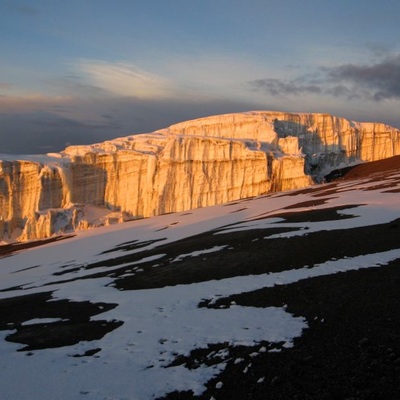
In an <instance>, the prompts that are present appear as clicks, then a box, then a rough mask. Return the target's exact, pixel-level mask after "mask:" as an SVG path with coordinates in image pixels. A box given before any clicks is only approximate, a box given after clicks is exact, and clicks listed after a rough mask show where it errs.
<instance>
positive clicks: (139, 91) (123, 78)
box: [75, 60, 173, 99]
mask: <svg viewBox="0 0 400 400" xmlns="http://www.w3.org/2000/svg"><path fill="white" fill-rule="evenodd" d="M75 67H76V68H77V69H78V71H79V72H80V73H83V74H84V75H85V77H86V79H87V80H88V81H89V83H90V84H91V85H90V86H91V87H92V88H98V89H100V90H104V91H106V92H108V93H109V94H112V95H116V96H127V97H136V98H142V99H150V98H160V97H161V98H165V97H169V96H170V95H171V91H172V90H173V88H172V86H173V85H172V83H171V82H170V81H169V80H168V79H166V78H164V77H162V76H158V75H156V74H153V73H150V72H148V71H144V70H141V69H140V68H138V67H137V66H135V65H133V64H130V63H123V62H117V63H107V62H104V61H96V60H80V61H78V62H77V63H76V64H75Z"/></svg>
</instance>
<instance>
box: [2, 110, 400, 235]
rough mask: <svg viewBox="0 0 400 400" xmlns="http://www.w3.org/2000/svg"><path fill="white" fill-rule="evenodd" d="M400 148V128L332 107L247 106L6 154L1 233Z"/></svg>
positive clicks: (291, 180) (265, 180) (82, 222)
mask: <svg viewBox="0 0 400 400" xmlns="http://www.w3.org/2000/svg"><path fill="white" fill-rule="evenodd" d="M397 154H400V132H399V130H397V129H395V128H393V127H390V126H388V125H384V124H380V123H361V122H354V121H348V120H346V119H343V118H338V117H334V116H331V115H328V114H294V113H282V112H267V111H265V112H264V111H262V112H247V113H238V114H227V115H219V116H213V117H207V118H201V119H197V120H192V121H187V122H182V123H179V124H176V125H172V126H170V127H169V128H166V129H162V130H159V131H156V132H153V133H150V134H141V135H132V136H127V137H123V138H118V139H114V140H110V141H106V142H103V143H98V144H93V145H90V146H70V147H67V148H66V149H65V150H64V151H63V152H61V153H57V154H49V155H45V156H23V157H18V156H15V157H12V156H4V157H0V158H2V161H0V239H1V240H3V242H12V241H16V240H18V241H25V240H31V239H39V238H45V237H49V236H52V235H54V234H59V233H62V232H71V231H74V230H78V229H88V228H90V227H92V226H96V225H104V224H109V223H115V222H121V221H124V220H126V219H131V218H141V217H149V216H153V215H158V214H163V213H168V212H175V211H184V210H189V209H192V208H197V207H204V206H208V205H214V204H220V203H224V202H229V201H232V200H237V199H241V198H245V197H251V196H257V195H259V194H263V193H267V192H271V191H280V190H289V189H297V188H302V187H305V186H309V185H311V184H312V183H313V179H315V178H317V177H318V176H319V175H321V174H322V173H323V172H328V171H329V170H331V169H333V168H335V167H337V166H339V165H343V164H349V163H354V162H360V161H371V160H378V159H382V158H386V157H391V156H393V155H397Z"/></svg>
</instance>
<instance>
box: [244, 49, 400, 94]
mask: <svg viewBox="0 0 400 400" xmlns="http://www.w3.org/2000/svg"><path fill="white" fill-rule="evenodd" d="M378 50H379V49H377V50H376V51H378ZM380 51H381V53H380V54H385V55H387V51H386V49H384V48H381V49H380ZM247 86H248V88H250V89H251V90H255V91H261V92H263V93H265V94H267V95H272V96H286V97H289V96H303V95H314V96H315V95H318V96H321V95H324V96H327V95H328V96H333V97H338V98H339V97H342V98H346V99H347V100H352V99H361V100H373V101H381V100H386V99H395V100H399V99H400V54H399V55H395V56H386V57H384V58H383V59H382V60H380V61H379V62H376V63H371V64H361V65H357V64H342V65H338V66H334V67H320V68H319V69H317V70H315V71H314V73H313V74H309V75H304V76H298V77H295V78H293V79H276V78H266V79H257V80H252V81H250V82H248V83H247Z"/></svg>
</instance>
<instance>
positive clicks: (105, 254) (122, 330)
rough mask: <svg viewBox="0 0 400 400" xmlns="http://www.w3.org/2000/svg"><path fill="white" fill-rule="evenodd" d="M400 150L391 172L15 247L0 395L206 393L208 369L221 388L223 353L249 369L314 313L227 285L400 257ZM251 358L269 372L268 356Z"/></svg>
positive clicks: (7, 270)
mask: <svg viewBox="0 0 400 400" xmlns="http://www.w3.org/2000/svg"><path fill="white" fill-rule="evenodd" d="M398 162H399V161H398V160H397V161H396V163H395V164H394V165H395V167H394V168H392V169H391V170H390V171H386V172H385V173H384V174H383V173H375V174H371V175H369V176H367V177H362V178H359V179H358V180H351V181H347V180H344V181H339V182H335V183H327V184H323V185H319V186H315V187H312V188H308V189H305V190H302V191H289V192H286V193H276V194H269V195H264V196H260V197H255V198H252V199H246V200H241V201H236V202H231V203H228V204H225V205H218V206H213V207H206V208H201V209H196V210H192V211H190V212H180V213H173V214H168V215H163V216H157V217H153V218H149V219H142V220H137V221H130V222H127V223H125V224H120V225H114V226H109V227H103V228H99V229H96V230H90V231H81V232H78V234H77V235H76V236H74V237H72V238H69V239H65V240H63V241H60V242H55V243H51V244H46V245H43V246H40V247H37V248H34V249H30V250H25V251H20V252H16V253H9V254H8V257H4V258H2V259H0V299H1V300H0V310H1V313H0V329H1V332H0V336H1V341H0V356H1V357H0V359H1V361H0V368H1V371H0V372H1V373H0V387H1V396H2V399H5V400H11V399H12V400H22V399H28V398H40V399H42V400H46V399H49V400H50V399H51V400H53V399H55V398H57V399H60V400H62V399H68V400H74V399H80V400H81V399H93V400H94V399H95V400H98V399H146V400H147V399H152V398H157V397H160V396H164V395H166V394H167V393H169V392H172V391H175V390H178V391H190V390H191V391H193V393H194V394H201V393H203V392H204V391H205V390H206V385H207V382H213V383H212V385H211V384H210V383H209V384H208V386H207V387H208V389H207V390H208V392H207V393H214V394H215V393H217V394H215V398H218V396H217V395H218V391H219V390H220V389H221V388H222V386H223V381H222V380H220V378H218V376H219V374H220V373H221V372H222V371H224V370H225V369H226V368H227V367H228V366H230V365H239V366H240V367H241V370H242V371H243V374H246V373H248V371H252V368H253V366H252V364H254V363H255V364H256V360H257V358H258V357H261V356H262V355H263V354H266V353H269V352H271V353H273V352H281V351H284V350H285V349H288V348H290V347H291V346H293V343H294V342H293V341H294V339H295V338H298V337H299V336H301V335H302V333H303V332H304V329H306V328H307V327H308V326H309V324H310V321H309V320H307V319H306V318H304V317H302V316H296V317H295V316H293V315H292V314H291V313H289V312H288V311H287V310H286V308H285V306H282V307H260V306H257V307H255V306H245V305H238V304H236V303H235V302H234V301H230V300H229V297H230V296H233V295H236V294H239V293H243V292H254V291H256V290H259V289H262V288H272V287H275V286H277V285H288V284H290V283H294V282H300V281H301V280H304V279H313V278H315V277H318V276H328V275H330V274H337V273H339V272H344V271H349V270H358V269H364V268H383V267H384V265H386V264H387V263H390V262H392V261H393V260H398V259H400V243H398V229H397V226H398V221H399V216H400V205H399V201H398V198H399V197H398V196H399V193H400V171H399V168H398ZM396 165H397V167H396ZM396 221H397V222H396ZM374 226H379V227H381V228H379V229H386V230H385V232H386V234H385V237H384V238H383V240H379V239H381V236H382V234H380V235H379V237H378V236H377V237H376V238H375V239H374V241H373V242H372V243H373V244H372V245H369V244H368V245H367V246H365V245H363V243H360V240H361V241H362V238H364V237H368V238H370V237H371V235H370V234H369V231H368V234H367V230H368V229H372V227H374ZM364 230H365V231H366V232H365V233H366V235H364V234H363V232H364ZM353 231H354V235H353V236H352V232H353ZM324 235H328V236H329V238H330V240H328V243H322V244H321V243H320V246H324V248H323V249H318V248H317V247H318V246H314V247H315V249H314V250H313V251H314V252H315V254H314V255H313V257H314V258H310V254H309V250H310V248H309V247H307V246H309V245H310V243H311V244H312V243H314V242H315V241H316V240H319V239H320V238H321V237H323V236H324ZM396 235H397V236H396ZM349 238H350V239H349ZM396 241H397V244H398V245H397V246H396V245H393V243H394V244H395V243H396ZM295 249H302V250H299V251H298V252H296V250H295ZM307 249H308V250H307ZM305 260H308V261H305ZM224 298H227V299H228V302H225V303H223V299H224ZM67 301H68V302H67ZM221 302H222V303H221ZM218 304H219V305H218ZM221 304H223V305H221ZM215 305H217V306H215ZM313 323H315V322H313ZM319 323H321V324H322V323H323V321H320V322H319ZM4 339H6V340H7V341H5V340H4ZM195 349H198V352H200V355H201V356H199V355H196V354H197V353H196V352H194V350H195ZM239 353H240V354H241V356H239V355H238V354H239ZM254 371H255V372H252V373H253V374H255V375H254V380H255V382H254V384H255V385H258V384H260V385H261V384H262V382H263V381H264V378H263V375H262V370H259V369H255V370H254ZM210 385H211V386H210ZM214 394H213V395H214ZM210 397H211V395H210V396H209V397H208V398H210ZM260 398H264V397H260Z"/></svg>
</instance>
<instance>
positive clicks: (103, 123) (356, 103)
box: [0, 0, 400, 154]
mask: <svg viewBox="0 0 400 400" xmlns="http://www.w3.org/2000/svg"><path fill="white" fill-rule="evenodd" d="M399 17H400V2H399V1H398V0H379V1H377V0H318V1H317V0H302V1H298V0H246V1H244V0H240V1H239V0H112V1H111V0H69V1H59V0H34V1H33V0H32V1H22V0H21V1H18V0H0V140H1V147H0V153H20V154H21V153H25V154H33V153H47V152H54V151H60V150H62V149H63V148H64V147H65V146H67V145H70V144H89V143H94V142H99V141H103V140H106V139H112V138H115V137H120V136H126V135H130V134H134V133H145V132H151V131H154V130H156V129H161V128H164V127H167V126H168V125H171V124H173V123H176V122H181V121H184V120H188V119H194V118H200V117H204V116H208V115H215V114H223V113H231V112H242V111H250V110H279V111H289V112H324V113H330V114H333V115H337V116H341V117H345V118H348V119H351V120H356V121H378V122H384V123H387V124H390V125H393V126H395V127H398V128H400V115H399V109H400V107H399V106H400V42H399V40H398V39H399V37H400V24H399Z"/></svg>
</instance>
